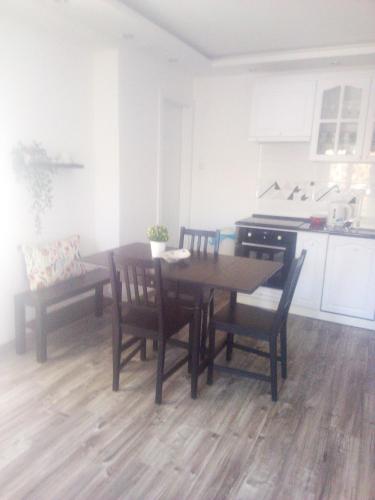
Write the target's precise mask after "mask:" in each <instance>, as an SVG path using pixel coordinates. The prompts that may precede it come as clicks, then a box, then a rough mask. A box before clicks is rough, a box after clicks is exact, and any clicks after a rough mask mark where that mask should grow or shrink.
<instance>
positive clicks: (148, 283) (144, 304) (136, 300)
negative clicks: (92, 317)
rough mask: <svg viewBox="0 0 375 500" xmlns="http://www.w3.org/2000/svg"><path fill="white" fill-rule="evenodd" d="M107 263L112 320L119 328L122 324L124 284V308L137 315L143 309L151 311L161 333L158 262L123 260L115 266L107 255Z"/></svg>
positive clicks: (160, 293)
mask: <svg viewBox="0 0 375 500" xmlns="http://www.w3.org/2000/svg"><path fill="white" fill-rule="evenodd" d="M108 259H109V268H110V278H111V288H112V297H113V314H114V320H115V321H116V322H117V321H118V323H119V324H120V323H121V321H122V303H123V301H122V295H123V293H122V292H123V284H124V285H125V292H126V300H125V302H126V305H127V307H128V308H134V309H139V310H141V311H142V310H143V311H144V310H145V308H147V309H150V308H151V309H155V310H156V311H157V313H158V323H159V331H163V327H164V303H163V283H162V276H161V261H160V259H153V260H143V259H136V258H125V259H122V260H121V261H119V262H117V259H116V257H115V255H114V253H113V252H110V253H109V257H108ZM121 278H122V280H121Z"/></svg>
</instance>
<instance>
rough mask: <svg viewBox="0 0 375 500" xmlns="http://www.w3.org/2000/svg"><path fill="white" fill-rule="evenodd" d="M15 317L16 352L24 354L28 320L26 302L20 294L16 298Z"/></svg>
mask: <svg viewBox="0 0 375 500" xmlns="http://www.w3.org/2000/svg"><path fill="white" fill-rule="evenodd" d="M14 319H15V333H16V353H17V354H24V353H25V351H26V324H25V323H26V320H25V303H24V301H23V299H22V297H20V296H19V295H16V297H15V299H14Z"/></svg>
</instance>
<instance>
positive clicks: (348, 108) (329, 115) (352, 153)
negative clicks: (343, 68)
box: [311, 77, 371, 161]
mask: <svg viewBox="0 0 375 500" xmlns="http://www.w3.org/2000/svg"><path fill="white" fill-rule="evenodd" d="M370 82H371V80H370V77H363V78H361V77H358V78H349V79H344V78H343V77H340V79H335V80H322V81H320V82H319V84H318V90H317V100H316V107H315V116H314V125H313V134H312V141H311V159H312V160H323V161H355V160H359V159H360V158H361V156H362V148H363V141H364V135H365V129H366V118H367V110H368V102H369V101H368V100H369V89H370Z"/></svg>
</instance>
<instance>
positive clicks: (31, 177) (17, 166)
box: [13, 142, 56, 235]
mask: <svg viewBox="0 0 375 500" xmlns="http://www.w3.org/2000/svg"><path fill="white" fill-rule="evenodd" d="M53 163H54V160H52V159H51V158H49V157H48V155H47V152H46V150H45V149H44V148H43V147H42V145H41V144H39V143H37V142H34V143H32V144H31V145H30V146H25V145H24V144H22V143H19V144H18V146H17V147H16V148H15V149H14V150H13V168H14V171H15V174H16V176H17V179H18V180H19V181H20V182H22V183H24V184H25V186H26V188H27V190H28V191H29V193H30V195H31V199H32V204H31V207H30V210H31V213H32V214H33V217H34V228H35V232H36V234H38V235H39V234H41V232H42V216H43V214H44V213H45V212H46V210H49V209H51V208H52V202H53V183H52V177H53V175H54V174H55V173H56V167H55V166H54V165H53Z"/></svg>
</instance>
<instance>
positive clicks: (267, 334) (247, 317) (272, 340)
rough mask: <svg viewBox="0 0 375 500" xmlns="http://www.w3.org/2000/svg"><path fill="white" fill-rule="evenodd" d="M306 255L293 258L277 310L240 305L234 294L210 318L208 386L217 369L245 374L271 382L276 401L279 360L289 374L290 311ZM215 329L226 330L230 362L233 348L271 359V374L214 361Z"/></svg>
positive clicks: (227, 356) (272, 393)
mask: <svg viewBox="0 0 375 500" xmlns="http://www.w3.org/2000/svg"><path fill="white" fill-rule="evenodd" d="M305 256H306V250H302V252H301V255H300V257H298V258H296V259H294V261H293V263H292V266H291V269H290V271H289V274H288V277H287V280H286V284H285V287H284V290H283V293H282V295H281V299H280V302H279V306H278V308H277V310H276V311H273V310H269V309H262V308H259V307H253V306H248V305H245V304H239V303H237V301H236V294H232V296H231V301H230V303H229V304H228V305H226V306H224V307H223V308H222V309H220V310H219V311H218V312H217V313H216V314H214V316H213V317H212V318H211V321H210V325H209V363H208V371H207V383H208V384H209V385H211V384H212V383H213V370H214V369H217V370H218V371H223V372H227V373H232V374H233V375H238V376H242V377H248V378H254V379H258V380H264V381H266V382H270V383H271V395H272V400H273V401H277V361H281V375H282V377H283V378H284V379H285V378H286V377H287V321H288V313H289V308H290V305H291V303H292V299H293V295H294V291H295V289H296V286H297V283H298V279H299V276H300V273H301V270H302V266H303V263H304V260H305ZM216 330H221V331H224V332H227V339H226V344H227V345H226V359H227V361H231V359H232V351H233V348H235V349H240V350H242V351H246V352H249V353H252V354H257V355H259V356H262V357H265V358H269V360H270V372H271V374H270V376H268V375H263V374H260V373H254V372H250V371H247V370H240V369H238V368H232V367H229V366H223V365H217V364H214V358H215V332H216ZM234 335H238V336H244V337H252V338H255V339H258V340H261V341H266V342H268V343H269V352H264V351H261V350H259V349H255V348H253V347H249V346H245V345H243V344H240V343H238V342H235V341H234ZM278 335H280V354H281V355H280V356H278V355H277V337H278ZM218 352H219V350H217V351H216V354H218Z"/></svg>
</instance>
